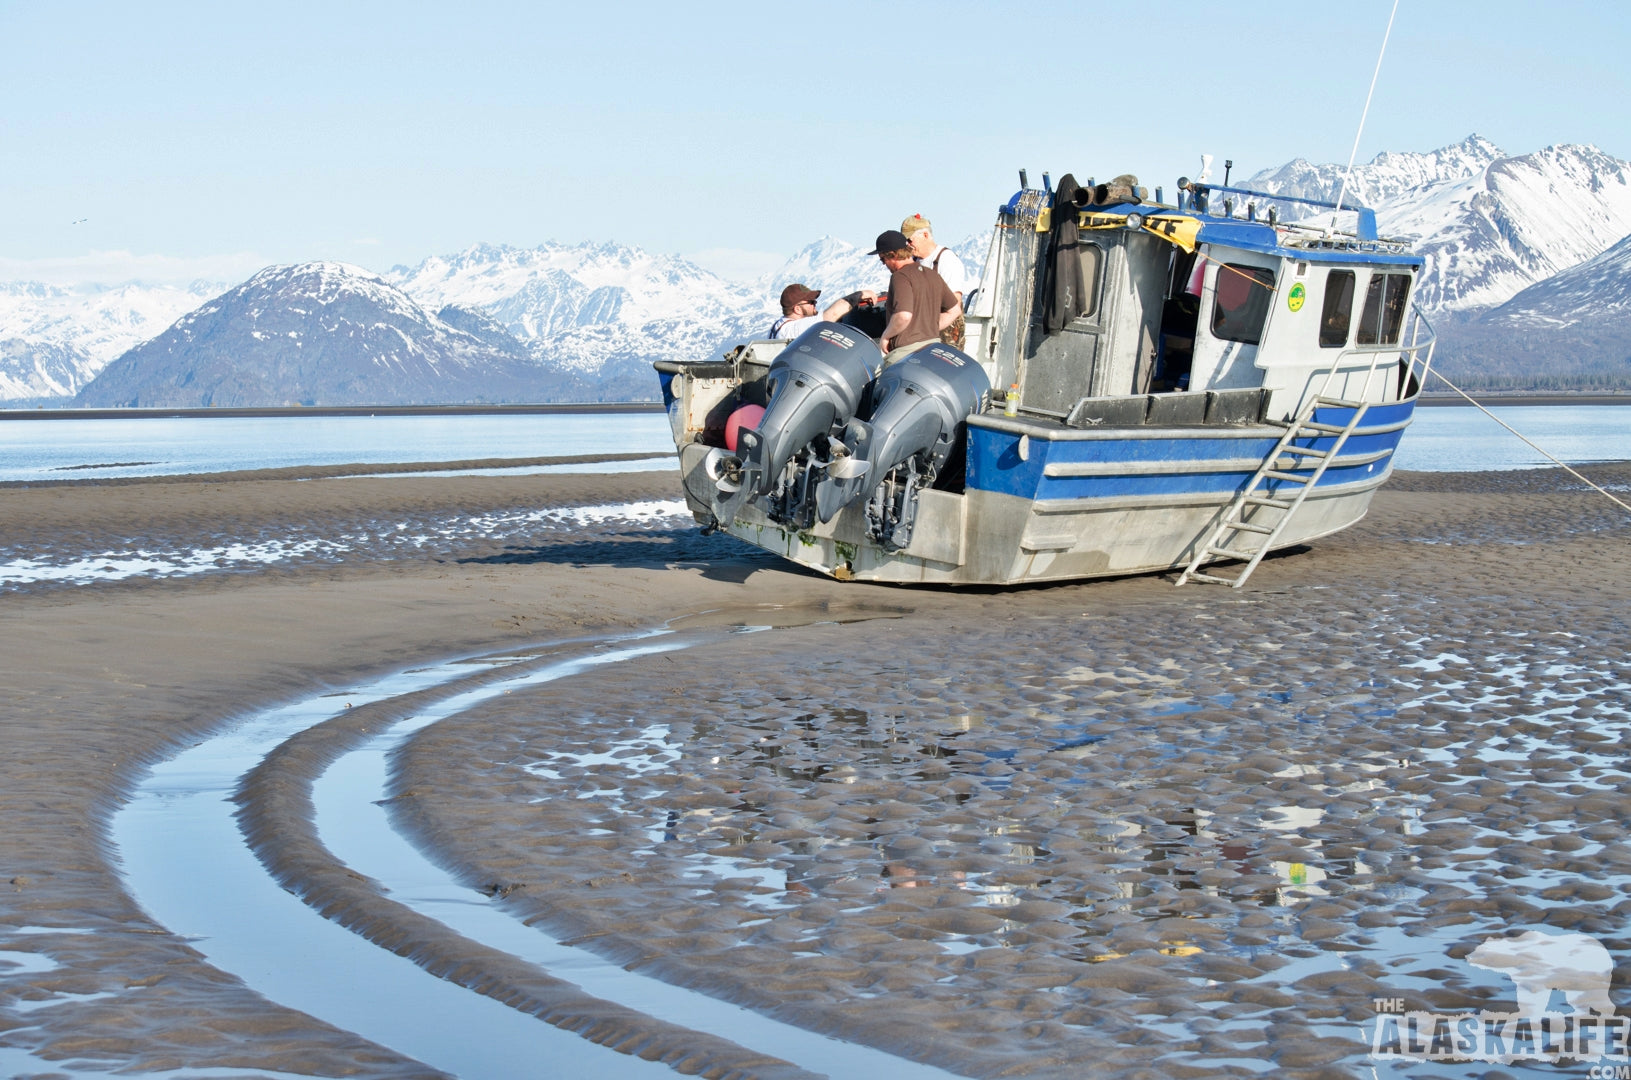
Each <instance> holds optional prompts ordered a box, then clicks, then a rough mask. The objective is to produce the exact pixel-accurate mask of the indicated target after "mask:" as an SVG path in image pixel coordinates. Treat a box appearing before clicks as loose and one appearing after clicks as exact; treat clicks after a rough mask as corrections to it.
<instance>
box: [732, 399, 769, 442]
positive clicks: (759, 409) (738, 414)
mask: <svg viewBox="0 0 1631 1080" xmlns="http://www.w3.org/2000/svg"><path fill="white" fill-rule="evenodd" d="M764 416H765V407H764V406H763V405H743V406H742V407H741V408H739V409H737V410H736V411H735V412H733V413H731V415H730V419H728V420H726V421H725V449H727V450H729V451H731V452H732V453H735V451H736V433H737V432H738V431H741V430H742V429H743V428H747V429H748V430H749V431H751V430H753V429H754V428H756V427H758V426H759V421H760V420H763V419H764Z"/></svg>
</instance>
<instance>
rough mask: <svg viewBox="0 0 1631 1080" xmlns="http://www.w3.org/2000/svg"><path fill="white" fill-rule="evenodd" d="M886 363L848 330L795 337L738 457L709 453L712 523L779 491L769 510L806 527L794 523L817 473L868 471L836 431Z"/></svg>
mask: <svg viewBox="0 0 1631 1080" xmlns="http://www.w3.org/2000/svg"><path fill="white" fill-rule="evenodd" d="M882 363H883V354H882V353H880V352H879V351H878V346H877V344H876V343H874V342H873V340H872V339H871V338H869V337H867V336H866V335H865V334H862V333H859V332H857V331H855V330H852V329H850V328H849V327H845V326H838V325H836V324H834V323H828V322H822V323H817V324H816V325H815V326H812V327H811V328H810V329H808V330H806V331H804V333H802V334H800V335H799V336H798V337H796V338H794V339H793V341H792V343H791V344H789V345H788V346H787V348H786V349H784V350H782V352H781V354H780V355H778V356H777V357H776V359H775V360H773V361H771V364H770V372H769V375H768V379H767V382H768V385H769V395H768V397H769V403H768V404H767V405H766V406H765V413H764V417H763V418H762V419H761V420H760V421H759V423H758V426H757V427H756V428H755V429H752V430H743V431H740V432H738V434H737V443H736V453H735V455H734V456H733V455H731V454H729V452H728V451H725V450H723V449H720V450H717V451H715V452H714V453H713V454H710V459H711V460H710V462H709V464H708V471H709V474H710V475H711V476H713V478H714V483H715V486H716V487H717V489H718V493H717V494H716V496H715V498H714V507H713V509H714V518H715V519H716V520H718V521H721V522H729V521H731V520H732V519H733V518H734V517H735V516H736V510H737V507H738V506H740V505H741V503H742V502H743V501H744V500H746V501H749V502H751V501H753V500H756V499H759V498H761V497H762V496H765V495H767V494H770V493H771V492H772V491H778V492H779V494H780V495H781V498H780V499H779V500H778V501H779V502H780V503H781V504H782V505H781V506H780V507H779V508H768V511H767V512H769V513H770V514H771V516H772V517H773V518H776V519H778V520H784V521H788V522H789V523H793V524H801V523H799V522H794V521H789V519H791V518H796V517H804V516H808V515H805V514H803V513H802V510H803V509H804V504H805V503H806V502H807V499H806V498H805V496H806V495H807V494H808V488H809V487H810V486H811V485H812V484H813V482H814V481H813V478H812V477H811V476H810V475H809V473H810V471H811V470H814V469H820V470H823V471H828V472H829V473H831V472H836V473H837V474H843V475H849V474H850V470H852V469H856V468H860V469H863V470H864V468H865V466H864V465H861V464H860V463H858V462H856V461H854V460H853V459H852V457H851V455H850V454H849V449H848V448H847V447H845V446H844V445H843V443H842V442H841V441H839V440H838V433H839V432H841V431H842V430H843V429H844V427H845V425H846V424H848V423H849V421H850V420H851V419H853V418H854V416H855V413H856V410H857V408H858V407H859V406H860V404H861V395H862V393H863V392H864V391H865V389H866V385H867V383H868V382H869V381H870V380H871V379H872V374H873V372H875V371H877V369H878V368H879V367H880V366H882ZM818 440H819V442H818ZM812 443H817V445H814V446H812ZM806 448H809V449H810V453H809V454H808V455H807V456H806V460H805V462H804V464H805V468H804V469H803V470H801V471H799V475H798V476H793V475H791V474H790V471H789V469H788V466H789V464H790V463H791V462H792V461H793V459H794V458H795V456H797V455H798V454H799V453H800V451H803V450H805V449H806ZM790 488H791V489H792V490H790ZM803 524H807V522H806V523H803Z"/></svg>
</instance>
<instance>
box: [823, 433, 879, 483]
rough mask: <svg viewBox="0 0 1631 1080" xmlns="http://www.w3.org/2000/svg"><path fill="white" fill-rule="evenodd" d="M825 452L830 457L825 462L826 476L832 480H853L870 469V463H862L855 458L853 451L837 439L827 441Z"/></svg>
mask: <svg viewBox="0 0 1631 1080" xmlns="http://www.w3.org/2000/svg"><path fill="white" fill-rule="evenodd" d="M827 452H828V453H829V454H831V455H832V460H831V461H829V462H827V466H826V468H827V475H828V476H830V477H832V478H833V479H834V480H853V479H855V478H856V477H857V476H865V475H866V474H867V472H868V470H870V469H871V468H872V463H871V462H870V461H862V460H861V459H860V458H858V457H856V456H855V451H853V450H851V449H850V448H849V447H847V446H845V445H844V444H843V443H841V442H839V441H838V440H837V439H833V438H829V439H828V440H827Z"/></svg>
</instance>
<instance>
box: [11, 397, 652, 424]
mask: <svg viewBox="0 0 1631 1080" xmlns="http://www.w3.org/2000/svg"><path fill="white" fill-rule="evenodd" d="M662 411H663V405H662V402H660V401H594V402H548V403H540V404H536V405H294V406H256V407H245V408H232V409H46V408H36V409H0V420H176V419H183V418H185V419H192V418H194V417H240V418H241V417H277V416H480V415H495V416H503V415H512V416H531V415H538V414H544V413H643V412H662Z"/></svg>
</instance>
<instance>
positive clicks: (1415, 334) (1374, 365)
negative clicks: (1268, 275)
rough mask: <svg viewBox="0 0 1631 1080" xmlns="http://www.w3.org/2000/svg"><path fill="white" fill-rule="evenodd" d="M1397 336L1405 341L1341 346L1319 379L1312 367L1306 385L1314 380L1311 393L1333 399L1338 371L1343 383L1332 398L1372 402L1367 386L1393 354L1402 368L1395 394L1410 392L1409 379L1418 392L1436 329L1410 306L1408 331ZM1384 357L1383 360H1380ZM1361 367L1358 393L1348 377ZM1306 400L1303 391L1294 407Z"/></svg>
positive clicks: (1388, 366) (1423, 382)
mask: <svg viewBox="0 0 1631 1080" xmlns="http://www.w3.org/2000/svg"><path fill="white" fill-rule="evenodd" d="M1401 338H1403V339H1404V340H1405V342H1406V343H1405V344H1400V343H1398V342H1388V343H1386V344H1381V345H1375V346H1371V347H1367V348H1352V349H1344V350H1342V351H1341V352H1340V353H1338V354H1337V355H1336V358H1335V359H1334V360H1332V361H1331V364H1330V366H1329V367H1327V368H1325V370H1324V372H1323V379H1322V378H1321V372H1319V371H1316V372H1315V373H1314V376H1313V377H1312V378H1310V379H1309V381H1308V385H1309V386H1310V387H1312V386H1313V385H1314V384H1315V383H1316V382H1318V383H1319V389H1318V390H1317V391H1315V396H1316V397H1319V398H1326V399H1333V389H1332V387H1333V385H1334V384H1335V383H1336V380H1337V377H1338V376H1339V375H1340V376H1341V377H1342V380H1343V383H1342V387H1341V389H1340V391H1337V392H1336V394H1337V398H1336V399H1342V400H1347V399H1352V400H1354V401H1361V402H1366V403H1372V398H1371V386H1372V384H1373V383H1374V382H1375V380H1376V375H1377V373H1378V372H1385V371H1388V370H1391V369H1392V367H1393V363H1392V361H1393V360H1394V359H1395V358H1397V360H1398V361H1399V363H1400V364H1401V365H1402V367H1403V369H1404V370H1403V372H1402V373H1401V378H1400V380H1399V397H1400V399H1401V400H1402V399H1403V398H1406V397H1411V396H1414V395H1413V394H1411V393H1409V387H1410V384H1411V383H1412V382H1414V383H1415V385H1416V392H1418V393H1419V392H1420V391H1421V388H1422V387H1424V386H1426V385H1427V372H1428V369H1429V368H1430V367H1431V366H1432V363H1433V347H1434V345H1435V344H1436V343H1437V341H1438V333H1437V331H1435V330H1434V329H1433V324H1432V323H1431V322H1429V321H1428V320H1427V316H1425V315H1423V314H1422V313H1421V312H1420V311H1419V310H1412V311H1411V313H1410V322H1409V325H1408V333H1406V334H1403V335H1401ZM1384 361H1387V363H1385V364H1384ZM1361 364H1363V367H1361ZM1361 370H1362V371H1364V373H1365V381H1364V383H1363V384H1362V385H1361V386H1360V390H1359V393H1358V394H1357V395H1355V394H1353V393H1351V392H1350V391H1349V390H1348V385H1349V380H1350V379H1351V377H1352V376H1353V375H1356V374H1358V373H1359V372H1360V371H1361ZM1333 400H1335V399H1333ZM1306 403H1307V395H1306V392H1305V394H1304V397H1303V399H1302V400H1301V401H1299V402H1298V408H1299V409H1300V408H1301V407H1302V406H1303V405H1305V404H1306Z"/></svg>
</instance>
